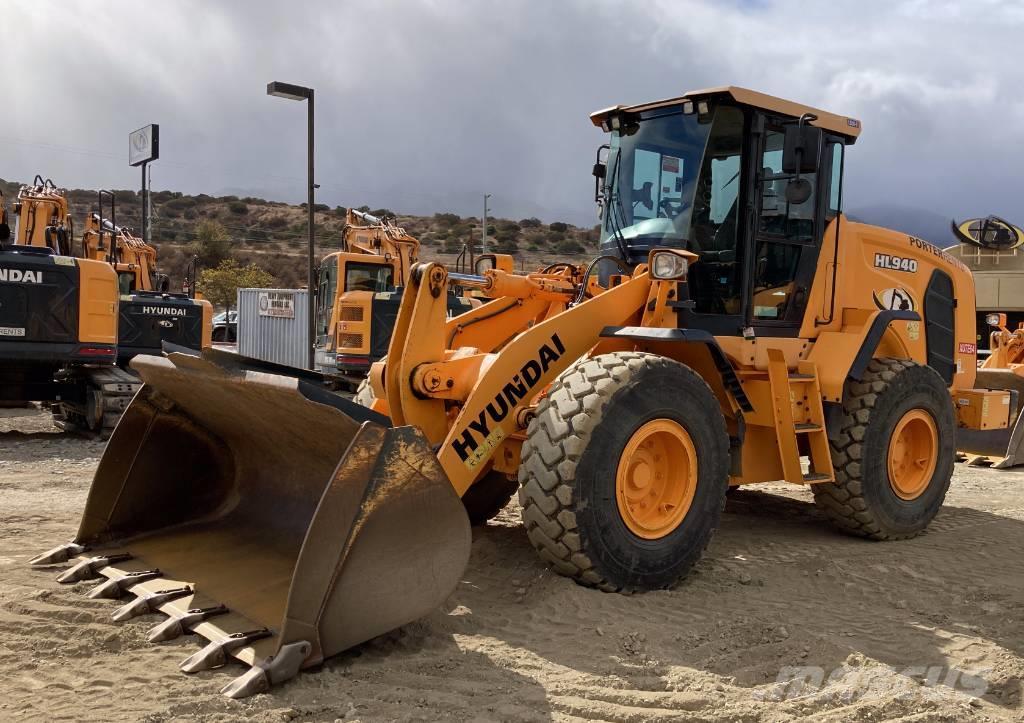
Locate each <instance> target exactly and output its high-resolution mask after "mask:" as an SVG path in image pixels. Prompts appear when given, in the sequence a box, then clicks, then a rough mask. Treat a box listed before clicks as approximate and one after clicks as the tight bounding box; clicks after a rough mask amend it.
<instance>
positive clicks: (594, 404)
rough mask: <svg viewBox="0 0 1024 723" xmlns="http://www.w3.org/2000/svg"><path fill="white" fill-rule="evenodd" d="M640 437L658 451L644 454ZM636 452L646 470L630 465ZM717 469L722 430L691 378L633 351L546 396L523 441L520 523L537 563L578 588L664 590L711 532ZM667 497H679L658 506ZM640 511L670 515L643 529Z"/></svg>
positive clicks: (586, 365)
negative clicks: (545, 564)
mask: <svg viewBox="0 0 1024 723" xmlns="http://www.w3.org/2000/svg"><path fill="white" fill-rule="evenodd" d="M649 429H654V430H669V431H668V432H664V431H654V432H653V433H648V432H646V430H649ZM645 434H653V435H665V436H664V437H659V438H657V439H659V440H661V439H667V440H668V441H667V442H664V443H663V442H661V441H659V442H658V443H656V444H655V442H654V440H653V439H652V438H651V437H645V436H644V435H645ZM644 440H648V441H647V442H645V441H644ZM676 441H678V443H679V444H678V445H676ZM673 445H676V446H673ZM677 448H678V449H688V450H689V451H688V452H687V454H686V455H683V456H682V458H681V459H682V461H683V463H682V464H675V465H673V466H668V467H666V466H661V465H664V464H665V462H668V461H671V462H678V461H679V457H678V455H676V454H675V453H674V452H673V450H674V449H677ZM647 449H649V450H653V451H651V452H649V455H650V456H649V458H648V462H649V463H648V462H645V461H644V460H643V459H641V458H642V456H643V455H642V454H640V453H644V452H645V450H647ZM659 457H660V458H662V459H664V460H665V462H658V460H659ZM637 460H639V461H638V463H637V464H636V465H634V461H637ZM698 460H699V462H698ZM638 468H640V469H643V470H644V473H643V474H642V475H635V474H634V472H633V470H635V469H638ZM676 469H678V470H679V471H680V474H678V475H675V476H674V475H672V474H668V471H671V470H676ZM624 470H625V472H624ZM728 470H729V437H728V434H727V432H726V428H725V419H724V417H723V415H722V413H721V410H720V407H719V404H718V401H717V399H716V398H715V396H714V394H713V393H712V391H711V389H710V387H708V385H707V384H706V383H705V382H704V380H703V379H701V377H700V376H699V375H697V374H696V373H695V372H694V371H693V370H692V369H690V368H689V367H687V366H684V365H683V364H680V363H678V362H675V361H672V360H671V359H667V358H665V357H661V356H657V355H654V354H643V353H638V352H616V353H612V354H602V355H600V356H596V357H593V358H587V359H582V360H580V361H578V362H577V363H576V364H575V365H574V366H572V367H570V368H569V369H567V370H566V371H565V372H563V373H562V375H561V376H559V377H558V379H556V380H555V382H554V383H553V384H552V385H551V388H550V390H549V392H548V394H547V396H545V398H544V399H543V400H542V401H541V402H540V404H539V405H538V407H537V416H536V418H535V419H534V420H533V421H532V422H530V426H529V429H528V430H527V439H526V442H525V443H524V444H523V450H522V464H521V466H520V470H519V481H520V483H521V485H522V487H521V489H520V491H519V500H520V502H521V503H522V506H523V523H524V525H525V527H526V532H527V535H528V537H529V539H530V542H531V543H532V545H533V547H534V548H535V549H536V550H537V552H538V554H539V555H540V557H541V558H542V559H544V560H545V561H546V562H548V563H549V564H550V565H551V566H552V567H554V568H555V569H556V570H557V571H558V572H560V573H562V574H563V575H566V576H568V577H571V578H573V579H574V580H576V581H577V582H579V583H581V584H584V585H590V586H594V587H599V588H601V589H603V590H608V591H615V590H619V591H624V592H632V591H639V590H650V589H657V588H664V587H668V586H670V585H672V584H673V583H675V582H676V581H677V580H678V579H679V578H681V577H683V576H684V575H685V574H686V573H687V572H688V571H689V570H690V568H691V567H692V566H693V565H694V563H695V562H696V561H697V560H698V559H699V558H700V556H701V554H702V553H703V552H704V549H705V548H706V547H707V545H708V543H709V542H710V541H711V537H712V535H713V534H714V532H715V530H716V529H717V528H718V523H719V520H720V519H721V514H722V508H723V506H724V505H725V491H726V485H727V482H728ZM663 472H665V473H664V474H663ZM624 480H625V481H624ZM657 480H662V481H661V482H658V481H657ZM638 481H639V482H640V483H642V484H639V485H638V484H637V482H638ZM638 488H639V490H640V491H639V492H638V491H637V489H638ZM679 489H683V490H685V491H686V492H685V495H684V496H681V497H673V498H672V504H662V502H664V501H665V500H668V499H669V496H666V495H670V494H675V493H674V492H672V491H673V490H679ZM666 490H667V491H668V492H665V491H666ZM663 492H664V494H662V493H663ZM648 493H650V495H651V497H650V498H648V497H647V495H648ZM632 495H637V496H636V497H633V496H632ZM649 503H650V507H651V509H655V510H660V509H663V510H675V512H666V513H665V514H667V515H669V517H667V518H663V519H664V522H665V524H663V525H661V526H660V527H659V526H658V523H657V521H655V522H654V523H652V525H651V526H650V527H649V528H644V526H643V524H644V519H642V518H643V516H644V515H645V514H646V515H648V517H649V516H650V514H651V510H650V509H647V510H646V511H644V510H640V509H639V508H638V507H636V506H637V505H639V507H646V505H648V504H649ZM673 514H674V515H676V516H675V517H672V515H673ZM680 515H681V516H680ZM641 533H643V534H641Z"/></svg>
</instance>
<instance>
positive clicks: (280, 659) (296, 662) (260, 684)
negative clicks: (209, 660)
mask: <svg viewBox="0 0 1024 723" xmlns="http://www.w3.org/2000/svg"><path fill="white" fill-rule="evenodd" d="M312 648H313V646H312V645H310V644H309V643H307V642H306V641H305V640H300V641H299V642H296V643H288V644H287V645H282V646H281V649H280V650H279V651H278V653H277V655H272V656H270V657H268V658H266V659H265V660H263V661H261V662H260V663H258V664H257V665H254V666H253V667H251V668H250V669H249V670H247V671H245V672H244V673H242V674H241V675H240V676H238V677H237V678H235V679H234V680H232V681H231V682H230V683H228V684H227V685H225V686H224V687H223V688H221V689H220V692H221V693H223V694H224V695H226V696H227V697H228V698H236V699H237V698H248V697H249V696H250V695H255V694H256V693H266V692H267V691H268V690H270V686H272V685H277V684H278V683H283V682H284V681H286V680H288V679H290V678H294V677H295V676H296V675H297V674H298V672H299V668H301V667H302V663H303V662H304V661H305V660H306V657H307V656H308V655H309V651H310V650H312Z"/></svg>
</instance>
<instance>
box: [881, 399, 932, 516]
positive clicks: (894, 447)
mask: <svg viewBox="0 0 1024 723" xmlns="http://www.w3.org/2000/svg"><path fill="white" fill-rule="evenodd" d="M938 451H939V432H938V429H937V428H936V426H935V420H934V419H932V415H930V414H929V413H928V412H926V411H924V410H923V409H911V410H910V411H909V412H907V413H906V414H904V415H903V417H901V418H900V421H899V422H897V423H896V428H895V429H893V431H892V437H891V438H890V439H889V453H888V455H887V461H888V467H889V485H890V486H891V487H892V491H893V492H895V493H896V496H897V497H899V498H900V499H903V500H915V499H917V498H918V497H920V496H921V494H922V493H923V492H924V491H925V490H926V489H928V483H929V482H931V479H932V475H933V474H934V473H935V464H936V457H937V455H938Z"/></svg>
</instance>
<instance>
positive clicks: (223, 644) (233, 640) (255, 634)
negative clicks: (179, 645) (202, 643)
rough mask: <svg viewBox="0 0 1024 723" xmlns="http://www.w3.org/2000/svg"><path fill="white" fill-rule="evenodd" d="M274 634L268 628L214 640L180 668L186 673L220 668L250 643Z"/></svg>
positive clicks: (191, 656)
mask: <svg viewBox="0 0 1024 723" xmlns="http://www.w3.org/2000/svg"><path fill="white" fill-rule="evenodd" d="M271 635H273V633H271V632H270V630H268V629H267V628H260V629H259V630H249V631H246V632H244V633H232V634H231V635H229V636H228V637H227V638H224V639H223V640H214V641H212V642H210V643H209V644H207V646H206V647H205V648H203V649H202V650H200V651H199V652H198V653H194V654H193V655H190V656H189V657H187V658H185V660H184V662H182V664H181V665H180V666H179V667H180V668H181V669H182V671H184V672H185V673H198V672H199V671H200V670H210V669H211V668H219V667H220V666H222V665H224V664H225V663H227V662H228V656H229V655H230V654H231V653H232V652H233V651H235V650H238V649H239V648H244V647H245V646H246V645H249V643H252V642H255V641H257V640H262V639H263V638H269V637H270V636H271Z"/></svg>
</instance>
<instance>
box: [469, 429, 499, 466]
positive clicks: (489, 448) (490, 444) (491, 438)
mask: <svg viewBox="0 0 1024 723" xmlns="http://www.w3.org/2000/svg"><path fill="white" fill-rule="evenodd" d="M503 439H505V430H504V429H502V428H501V427H498V428H496V429H495V430H494V431H493V432H491V433H490V434H488V435H487V436H486V437H485V438H484V441H483V442H481V443H480V446H478V447H477V448H476V449H474V450H473V451H472V452H470V453H469V456H468V457H466V462H465V464H466V466H467V467H468V468H469V469H476V467H477V465H479V464H480V463H481V462H483V461H484V460H485V459H489V458H490V456H491V452H493V451H494V450H495V449H496V448H497V446H498V445H499V444H501V440H503Z"/></svg>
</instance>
